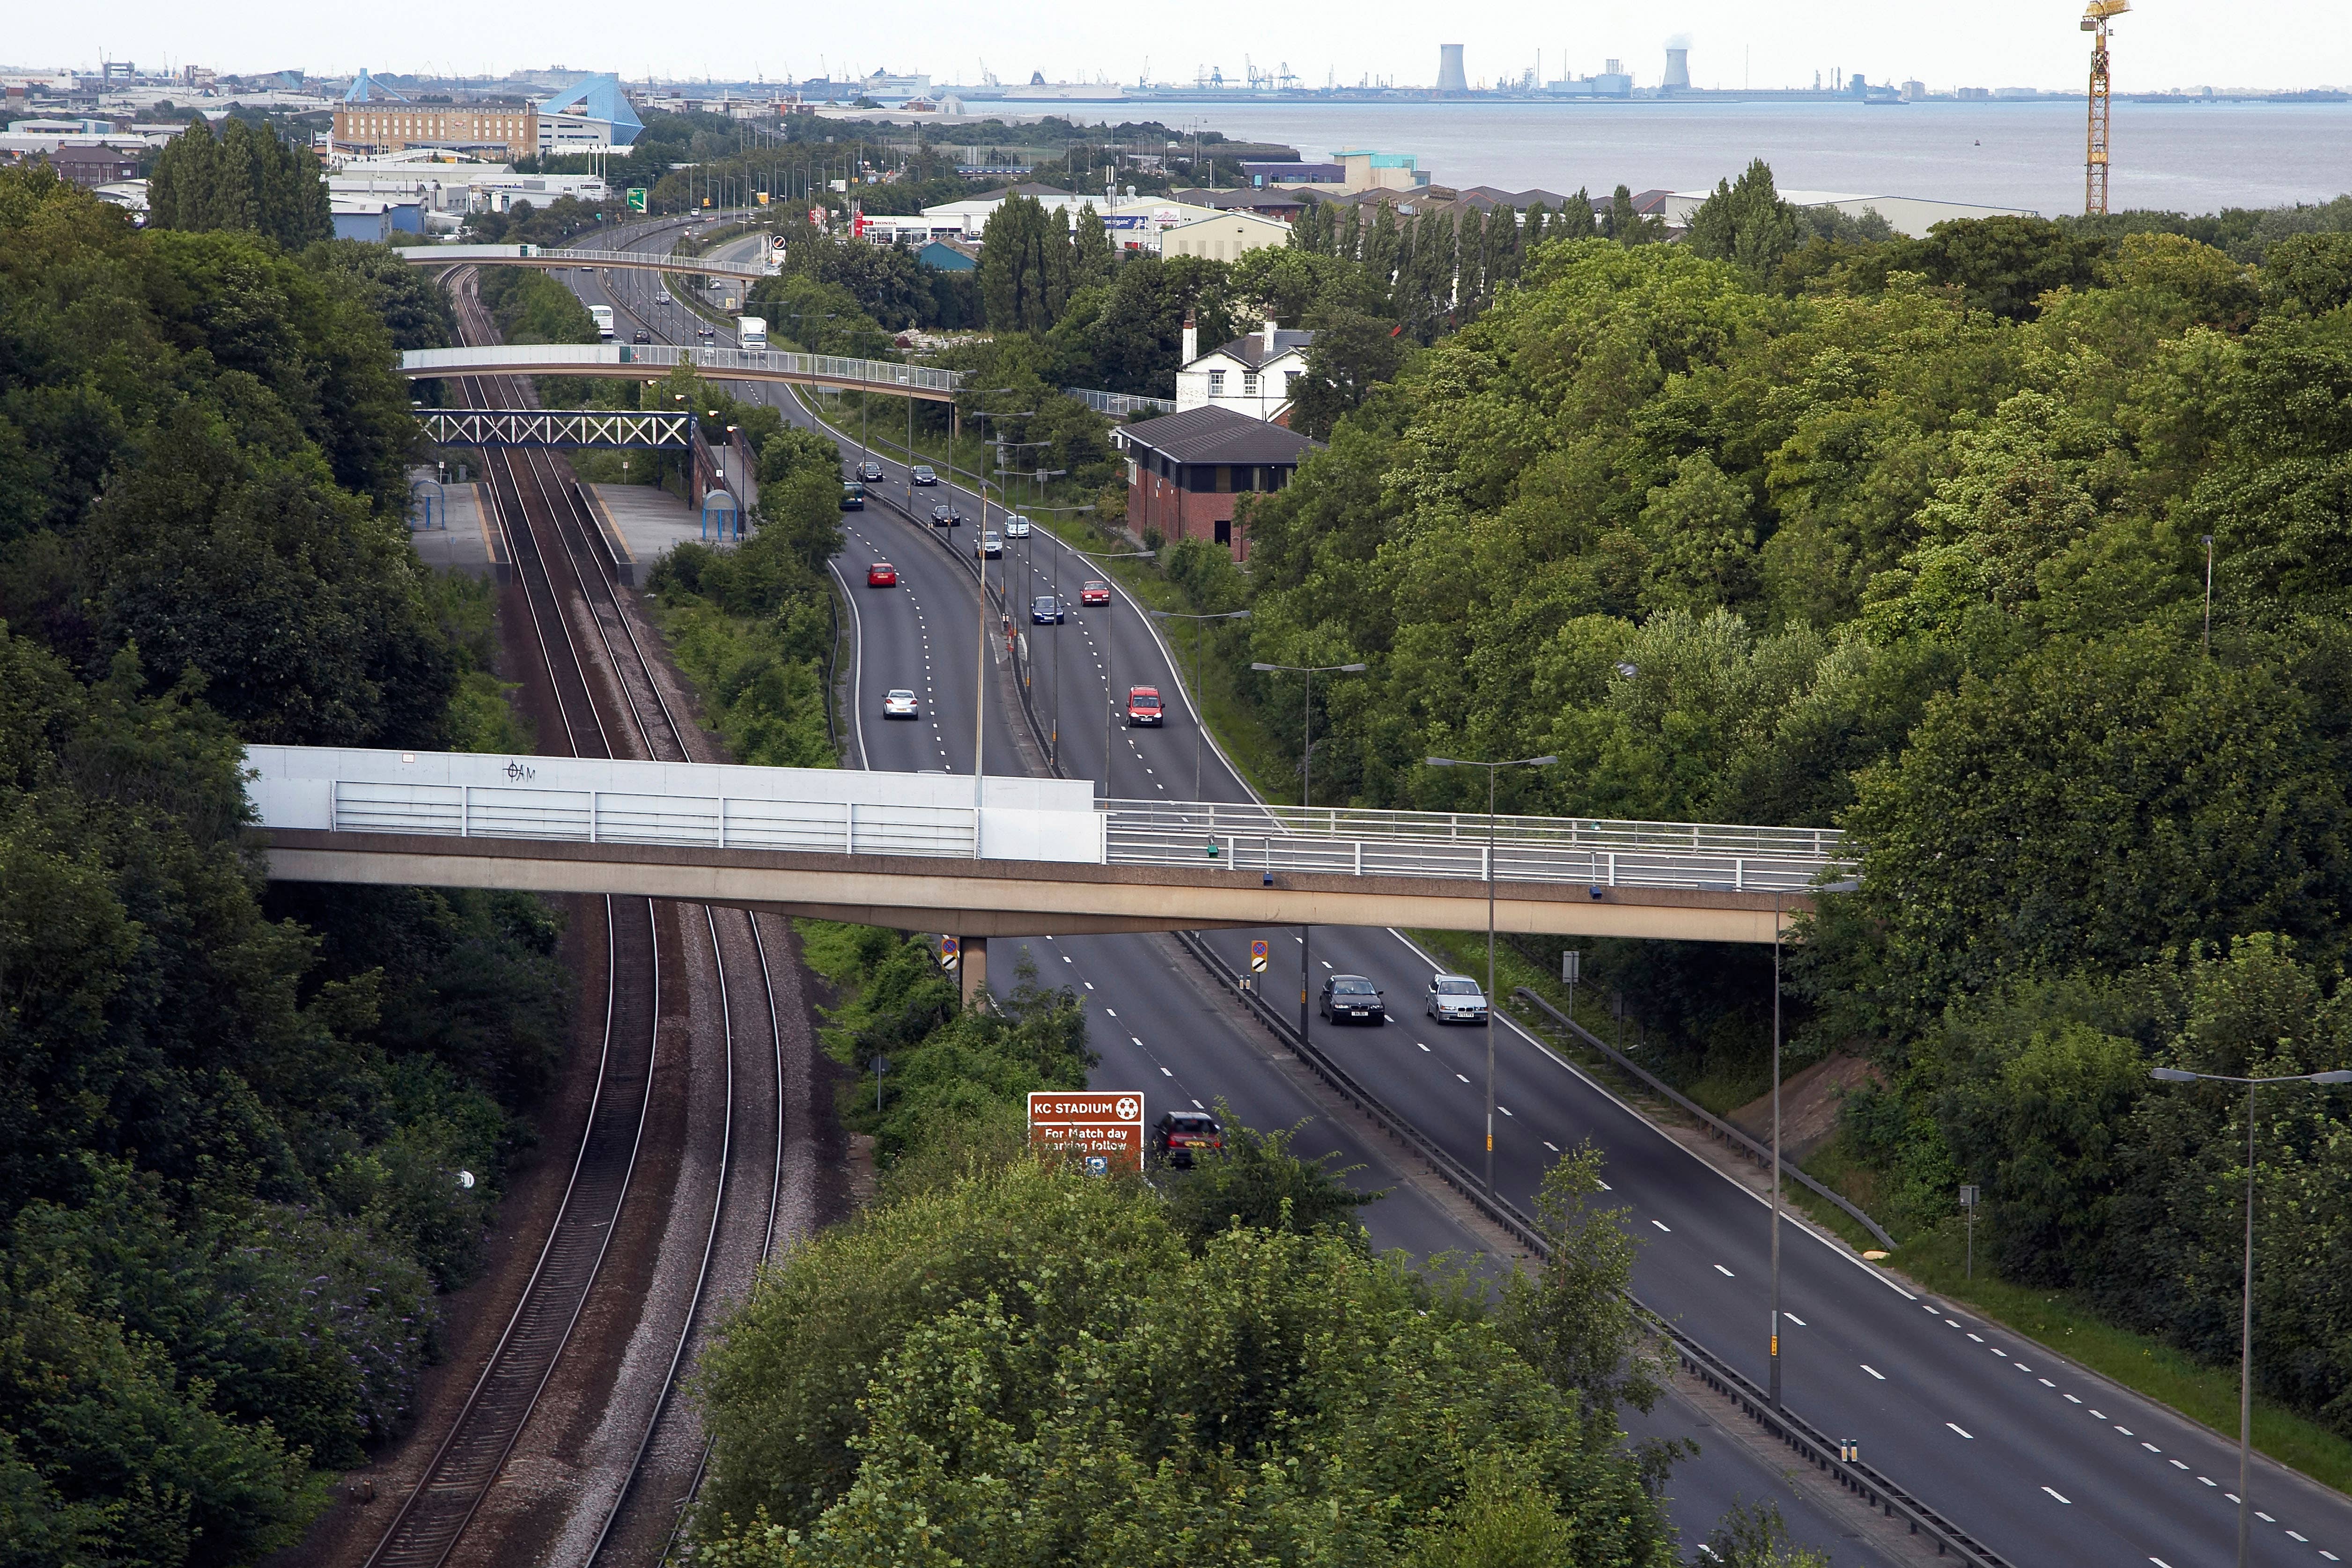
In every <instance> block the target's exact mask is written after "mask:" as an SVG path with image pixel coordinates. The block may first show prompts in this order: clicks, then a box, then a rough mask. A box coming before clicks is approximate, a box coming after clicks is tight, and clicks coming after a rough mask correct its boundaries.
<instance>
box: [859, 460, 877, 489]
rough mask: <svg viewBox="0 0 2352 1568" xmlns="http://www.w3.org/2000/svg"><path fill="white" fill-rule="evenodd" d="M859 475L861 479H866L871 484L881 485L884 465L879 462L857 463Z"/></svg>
mask: <svg viewBox="0 0 2352 1568" xmlns="http://www.w3.org/2000/svg"><path fill="white" fill-rule="evenodd" d="M857 476H858V477H859V478H860V479H863V480H865V481H866V483H867V484H869V485H879V484H880V483H881V482H882V465H880V464H879V463H860V464H859V465H857Z"/></svg>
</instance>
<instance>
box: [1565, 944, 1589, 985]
mask: <svg viewBox="0 0 2352 1568" xmlns="http://www.w3.org/2000/svg"><path fill="white" fill-rule="evenodd" d="M1583 977H1584V955H1583V954H1582V953H1581V952H1580V951H1578V950H1577V949H1576V948H1574V947H1570V948H1568V949H1567V950H1566V951H1564V952H1562V953H1561V954H1560V956H1559V978H1560V983H1561V984H1563V985H1569V986H1572V985H1574V984H1576V982H1577V981H1579V980H1580V979H1582V978H1583Z"/></svg>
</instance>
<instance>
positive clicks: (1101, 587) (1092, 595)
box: [1078, 578, 1110, 604]
mask: <svg viewBox="0 0 2352 1568" xmlns="http://www.w3.org/2000/svg"><path fill="white" fill-rule="evenodd" d="M1078 602H1079V603H1080V604H1108V603H1109V602H1110V584H1109V583H1108V582H1097V581H1095V580H1093V579H1091V578H1089V579H1088V580H1087V585H1086V586H1085V587H1084V588H1081V589H1079V590H1078Z"/></svg>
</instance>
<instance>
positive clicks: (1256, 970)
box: [1250, 937, 1266, 975]
mask: <svg viewBox="0 0 2352 1568" xmlns="http://www.w3.org/2000/svg"><path fill="white" fill-rule="evenodd" d="M1265 964H1266V950H1265V938H1263V937H1261V938H1259V939H1258V940H1257V941H1255V942H1252V943H1251V944H1250V973H1251V974H1253V975H1263V974H1265Z"/></svg>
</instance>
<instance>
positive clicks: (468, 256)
mask: <svg viewBox="0 0 2352 1568" xmlns="http://www.w3.org/2000/svg"><path fill="white" fill-rule="evenodd" d="M394 255H396V256H400V257H401V258H402V259H403V260H404V261H407V262H408V263H410V264H411V265H412V266H415V267H539V268H541V270H543V271H548V272H561V271H562V270H564V269H565V268H567V267H580V268H582V269H583V270H584V269H586V268H589V267H604V268H606V269H609V270H612V271H616V272H678V273H685V274H688V275H689V276H692V277H733V278H740V279H742V280H743V281H745V282H751V281H752V280H754V279H757V278H761V277H773V276H774V274H775V270H776V269H775V268H774V267H768V266H765V265H762V264H760V263H756V262H755V263H750V264H746V263H744V262H740V261H709V260H706V259H704V258H703V257H700V256H664V255H662V254H661V253H660V252H658V251H650V250H550V249H548V248H547V247H546V246H537V245H408V246H401V247H400V248H399V249H398V250H397V251H395V252H394Z"/></svg>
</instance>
